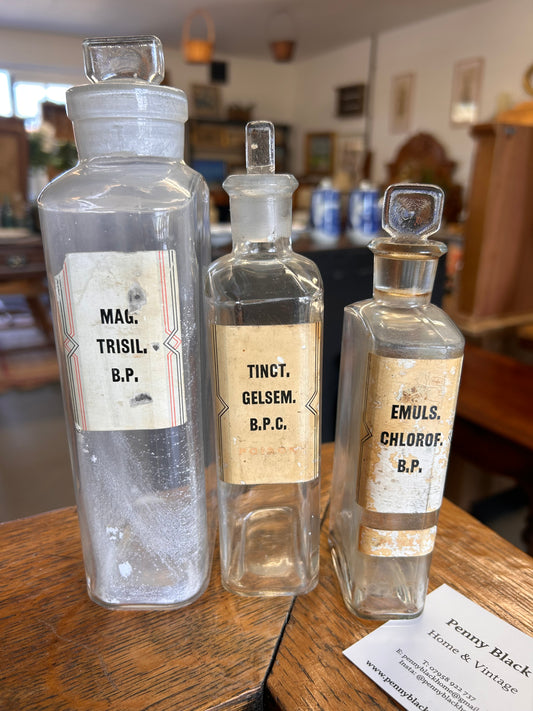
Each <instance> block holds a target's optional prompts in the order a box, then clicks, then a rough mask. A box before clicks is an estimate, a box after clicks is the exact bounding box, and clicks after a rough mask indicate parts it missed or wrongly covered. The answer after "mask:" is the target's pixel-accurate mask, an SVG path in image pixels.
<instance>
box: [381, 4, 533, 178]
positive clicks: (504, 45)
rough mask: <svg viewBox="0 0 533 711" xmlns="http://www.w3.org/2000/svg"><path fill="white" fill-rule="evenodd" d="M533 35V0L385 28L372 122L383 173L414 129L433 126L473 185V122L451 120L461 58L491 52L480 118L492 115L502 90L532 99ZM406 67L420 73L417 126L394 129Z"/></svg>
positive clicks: (515, 99) (462, 175) (485, 55)
mask: <svg viewBox="0 0 533 711" xmlns="http://www.w3.org/2000/svg"><path fill="white" fill-rule="evenodd" d="M532 38H533V1H532V0H490V2H487V3H483V4H481V5H475V6H472V7H470V8H466V9H463V10H459V11H456V12H453V13H449V14H447V15H443V16H442V17H439V18H437V19H434V20H428V21H424V22H420V23H418V24H416V25H411V26H409V27H406V28H402V29H400V30H396V31H394V32H388V33H386V34H383V35H381V36H380V38H379V47H378V52H377V67H376V86H375V103H374V125H373V127H372V148H373V150H374V152H375V159H374V165H375V168H376V178H377V179H378V180H383V179H384V177H385V170H384V166H385V164H386V162H388V161H390V160H391V158H393V156H394V154H395V152H396V150H397V149H398V147H399V146H400V145H401V144H402V143H403V142H404V141H405V140H406V138H407V137H408V135H410V134H412V133H416V132H418V131H429V132H430V133H432V134H433V135H435V136H436V137H437V138H438V139H439V140H440V141H441V142H442V143H443V144H444V146H445V148H446V149H447V150H448V152H449V155H450V157H451V158H452V159H453V160H455V161H457V164H458V167H457V173H456V178H457V179H458V180H459V182H461V183H462V184H463V185H467V183H468V178H469V170H470V162H471V156H472V149H473V145H474V144H473V141H472V139H471V137H470V134H469V127H467V126H452V124H451V123H450V102H451V94H452V82H453V69H454V64H455V63H456V62H457V61H459V60H463V59H469V58H474V57H482V58H483V59H484V71H483V77H482V85H481V103H480V114H479V120H480V121H484V120H490V119H491V118H493V116H494V114H495V113H496V110H497V106H498V101H499V97H501V95H502V94H508V95H509V97H510V98H511V100H512V101H513V103H517V102H519V101H524V100H526V98H527V95H526V94H525V92H524V91H523V90H522V88H521V82H522V75H523V73H524V71H525V70H526V68H527V67H528V66H529V65H530V64H531V62H532V61H533V39H532ZM407 72H413V73H414V74H415V75H416V76H415V89H414V105H413V116H412V124H411V129H410V131H409V133H408V134H405V135H393V134H392V133H391V132H390V126H389V119H390V98H391V82H392V78H393V77H394V76H396V75H399V74H404V73H407ZM530 98H531V97H530Z"/></svg>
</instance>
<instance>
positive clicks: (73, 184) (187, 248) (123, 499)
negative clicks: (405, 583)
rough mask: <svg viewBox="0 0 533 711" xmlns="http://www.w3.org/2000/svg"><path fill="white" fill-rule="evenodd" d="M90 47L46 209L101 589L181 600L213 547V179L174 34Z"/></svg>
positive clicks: (138, 604)
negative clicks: (192, 156)
mask: <svg viewBox="0 0 533 711" xmlns="http://www.w3.org/2000/svg"><path fill="white" fill-rule="evenodd" d="M84 55H85V69H86V74H87V77H88V78H89V79H90V81H91V82H92V83H91V84H88V85H84V86H79V87H74V88H72V89H70V90H69V91H68V93H67V112H68V115H69V117H70V118H71V120H72V121H73V125H74V133H75V138H76V144H77V148H78V154H79V163H78V165H77V166H76V167H75V168H73V169H72V170H70V171H69V172H67V173H65V174H64V175H62V176H60V177H59V178H57V179H56V180H55V181H53V182H52V183H51V184H50V185H49V186H48V187H47V188H45V190H44V191H43V192H42V193H41V195H40V198H39V214H40V220H41V226H42V232H43V239H44V245H45V255H46V262H47V270H48V279H49V286H50V295H51V301H52V310H53V317H54V328H55V335H56V346H57V351H58V356H59V361H60V370H61V382H62V388H63V396H64V403H65V409H66V419H67V429H68V436H69V444H70V452H71V460H72V468H73V473H74V482H75V489H76V498H77V504H78V515H79V521H80V528H81V536H82V545H83V554H84V562H85V569H86V577H87V586H88V592H89V595H90V597H91V598H92V599H93V600H94V601H96V602H98V603H100V604H102V605H104V606H106V607H110V608H113V607H117V608H144V607H147V608H153V607H155V608H157V607H180V606H182V605H185V604H187V603H189V602H191V601H193V600H194V599H196V598H197V597H198V596H199V595H200V594H201V593H202V592H203V590H204V589H205V587H206V586H207V583H208V579H209V572H210V563H211V550H212V547H211V538H212V536H211V529H210V527H209V525H208V518H209V517H208V506H207V497H206V483H205V481H206V470H207V469H208V468H209V466H210V465H211V468H214V446H213V444H212V442H213V437H212V434H211V432H212V428H210V427H209V426H208V418H207V412H208V411H209V410H210V409H211V405H210V403H208V402H207V399H208V398H209V387H208V383H207V382H206V379H205V377H204V375H203V370H204V369H203V363H204V362H205V357H206V356H205V351H206V349H207V345H206V338H205V335H206V334H205V333H204V332H203V330H202V323H205V314H204V313H203V305H202V304H203V280H204V278H205V272H206V270H207V265H208V262H209V244H208V239H209V225H208V194H207V188H206V186H205V183H204V182H203V179H202V178H201V177H200V176H199V175H198V174H197V173H196V172H194V171H193V170H191V169H190V168H189V167H187V166H186V165H185V163H184V162H183V141H184V122H185V121H186V120H187V101H186V98H185V95H184V94H183V92H181V91H180V90H178V89H172V88H169V87H163V86H159V82H160V81H161V79H162V77H163V54H162V47H161V43H160V41H159V40H158V39H157V38H155V37H133V38H111V39H94V40H86V41H85V42H84ZM209 414H210V412H209Z"/></svg>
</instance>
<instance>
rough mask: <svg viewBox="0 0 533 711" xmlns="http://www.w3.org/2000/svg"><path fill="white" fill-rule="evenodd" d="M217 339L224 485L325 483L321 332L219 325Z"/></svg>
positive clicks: (302, 327)
mask: <svg viewBox="0 0 533 711" xmlns="http://www.w3.org/2000/svg"><path fill="white" fill-rule="evenodd" d="M211 336H212V343H213V349H212V351H213V361H214V374H215V377H214V382H215V396H216V397H215V406H216V408H217V409H216V421H217V441H218V457H219V466H220V471H221V476H222V479H223V480H224V481H226V482H229V483H232V484H268V483H295V482H304V481H309V480H311V479H314V478H315V477H317V476H318V474H319V464H320V432H319V429H320V428H319V399H320V393H319V383H320V362H321V325H320V324H319V323H305V324H291V325H278V326H213V328H212V331H211Z"/></svg>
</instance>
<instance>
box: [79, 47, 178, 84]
mask: <svg viewBox="0 0 533 711" xmlns="http://www.w3.org/2000/svg"><path fill="white" fill-rule="evenodd" d="M83 60H84V64H85V74H86V76H87V78H88V79H89V81H91V82H94V83H98V82H102V81H109V80H110V79H115V80H117V79H130V80H131V79H138V80H141V81H146V82H150V83H151V84H160V83H161V82H162V81H163V77H164V76H165V60H164V58H163V45H162V44H161V40H160V39H159V38H158V37H154V36H153V35H141V36H138V37H95V38H91V39H86V40H84V41H83Z"/></svg>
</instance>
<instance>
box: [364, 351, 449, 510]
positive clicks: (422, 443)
mask: <svg viewBox="0 0 533 711" xmlns="http://www.w3.org/2000/svg"><path fill="white" fill-rule="evenodd" d="M461 363H462V358H452V359H449V360H429V359H422V360H411V359H407V358H387V357H383V356H377V355H375V354H373V353H372V354H370V355H369V367H368V370H367V382H366V392H365V408H364V415H363V421H362V430H361V449H360V463H359V466H360V477H359V484H358V490H357V501H358V503H359V504H360V506H362V507H363V508H364V509H367V510H370V511H376V512H380V513H425V512H430V511H436V510H438V509H439V508H440V505H441V502H442V494H443V488H444V479H445V476H446V468H447V464H448V453H449V450H450V441H451V436H452V428H453V421H454V416H455V405H456V401H457V391H458V387H459V378H460V374H461Z"/></svg>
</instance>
